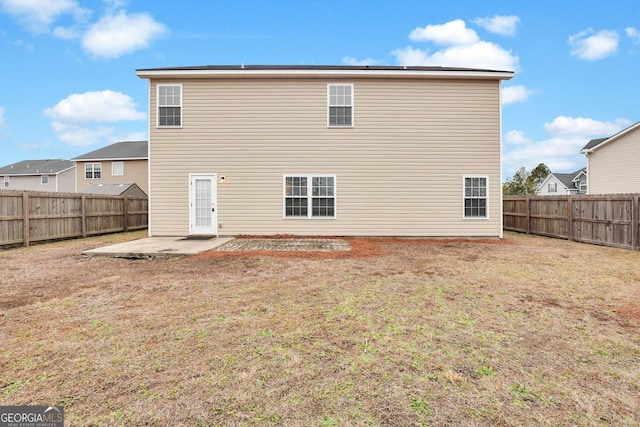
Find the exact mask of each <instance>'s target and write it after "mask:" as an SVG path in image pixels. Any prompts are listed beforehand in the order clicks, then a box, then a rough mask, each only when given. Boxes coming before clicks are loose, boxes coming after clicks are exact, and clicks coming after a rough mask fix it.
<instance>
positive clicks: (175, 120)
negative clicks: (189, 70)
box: [158, 85, 182, 127]
mask: <svg viewBox="0 0 640 427" xmlns="http://www.w3.org/2000/svg"><path fill="white" fill-rule="evenodd" d="M181 126H182V85H158V127H181Z"/></svg>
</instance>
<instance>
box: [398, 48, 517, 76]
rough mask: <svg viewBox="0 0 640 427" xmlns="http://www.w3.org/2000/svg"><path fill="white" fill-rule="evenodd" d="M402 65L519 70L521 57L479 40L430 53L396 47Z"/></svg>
mask: <svg viewBox="0 0 640 427" xmlns="http://www.w3.org/2000/svg"><path fill="white" fill-rule="evenodd" d="M392 54H394V55H395V56H396V59H397V61H398V63H399V64H400V65H441V66H448V67H470V68H482V69H495V70H517V69H518V68H519V65H518V62H519V58H518V57H517V56H515V55H513V54H512V53H511V52H510V51H506V50H504V49H503V48H502V47H500V46H498V45H496V44H493V43H489V42H485V41H479V42H476V43H474V44H471V45H467V46H453V47H450V48H447V49H443V50H439V51H436V52H434V53H432V54H430V52H429V50H421V49H414V48H412V47H411V46H409V47H406V48H405V49H396V50H394V51H393V52H392Z"/></svg>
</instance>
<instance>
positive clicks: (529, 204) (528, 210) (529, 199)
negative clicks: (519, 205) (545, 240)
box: [527, 196, 531, 234]
mask: <svg viewBox="0 0 640 427" xmlns="http://www.w3.org/2000/svg"><path fill="white" fill-rule="evenodd" d="M527 234H531V197H529V196H527Z"/></svg>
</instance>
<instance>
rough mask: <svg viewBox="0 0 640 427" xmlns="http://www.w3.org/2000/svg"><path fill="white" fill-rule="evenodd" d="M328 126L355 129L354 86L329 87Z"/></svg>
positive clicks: (339, 85) (335, 85)
mask: <svg viewBox="0 0 640 427" xmlns="http://www.w3.org/2000/svg"><path fill="white" fill-rule="evenodd" d="M327 105H328V111H327V126H329V127H353V85H352V84H329V85H327Z"/></svg>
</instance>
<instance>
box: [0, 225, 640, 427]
mask: <svg viewBox="0 0 640 427" xmlns="http://www.w3.org/2000/svg"><path fill="white" fill-rule="evenodd" d="M141 235H142V234H141V233H130V234H120V235H114V236H105V237H97V238H91V239H83V240H74V241H68V242H58V243H51V244H44V245H38V246H33V247H30V248H20V249H12V250H6V251H2V252H0V271H1V272H2V273H1V276H0V405H23V404H24V405H27V404H32V405H35V404H38V405H52V404H58V405H64V406H65V417H66V421H67V423H66V425H68V426H84V425H126V426H129V425H187V426H192V425H193V426H205V425H207V426H208V425H221V426H222V425H224V426H227V425H238V426H244V425H258V426H262V425H264V426H270V425H285V426H343V425H346V426H352V425H353V426H360V425H372V426H420V425H433V426H443V425H447V426H449V425H451V426H485V425H486V426H521V425H522V426H524V425H543V426H574V425H576V426H591V425H612V426H613V425H615V426H636V425H640V421H639V420H640V253H638V252H632V251H628V250H620V249H614V248H606V247H599V246H590V245H585V244H579V243H571V242H565V241H561V240H553V239H546V238H540V237H534V236H527V235H519V234H512V233H507V234H506V236H505V239H504V240H503V241H501V242H491V241H429V240H397V239H380V240H376V239H355V240H351V242H352V244H353V245H354V247H355V248H356V250H355V252H354V253H353V254H351V255H350V256H344V255H340V254H333V255H317V256H316V255H315V254H308V253H306V254H303V253H297V254H293V255H292V254H288V255H287V256H278V255H277V254H276V255H274V254H269V253H227V254H212V253H207V254H203V255H199V256H194V257H184V258H176V259H152V260H126V259H109V258H83V257H81V256H80V255H79V252H80V251H81V250H83V249H89V248H93V247H98V246H100V245H104V244H107V243H113V242H116V241H123V240H127V239H132V238H136V237H140V236H141Z"/></svg>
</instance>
